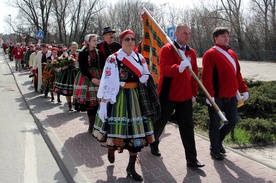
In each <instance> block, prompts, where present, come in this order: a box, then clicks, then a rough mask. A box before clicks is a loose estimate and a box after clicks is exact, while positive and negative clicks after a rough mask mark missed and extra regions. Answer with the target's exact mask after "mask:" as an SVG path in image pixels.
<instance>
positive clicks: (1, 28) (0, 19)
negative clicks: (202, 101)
mask: <svg viewBox="0 0 276 183" xmlns="http://www.w3.org/2000/svg"><path fill="white" fill-rule="evenodd" d="M6 1H7V0H0V7H1V10H0V33H4V34H5V33H6V34H9V33H10V29H11V28H10V25H9V24H8V23H7V22H6V21H5V20H9V19H10V18H11V19H12V20H13V19H15V18H16V16H17V14H18V10H17V9H15V8H12V7H9V6H7V4H6ZM105 1H109V2H113V3H114V2H117V1H118V0H105ZM146 1H149V2H152V3H156V5H161V6H166V5H170V6H173V5H175V6H178V7H180V6H183V7H187V6H188V7H189V6H193V5H194V4H197V3H199V2H201V0H146ZM246 1H248V0H244V1H242V2H243V3H245V2H246ZM191 2H192V3H191ZM9 15H11V16H9ZM11 31H12V30H11Z"/></svg>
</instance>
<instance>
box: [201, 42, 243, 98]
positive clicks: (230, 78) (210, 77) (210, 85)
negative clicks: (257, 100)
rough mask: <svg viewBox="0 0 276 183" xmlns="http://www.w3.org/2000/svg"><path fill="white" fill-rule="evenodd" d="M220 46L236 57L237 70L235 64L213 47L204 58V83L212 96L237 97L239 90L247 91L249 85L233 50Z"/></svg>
mask: <svg viewBox="0 0 276 183" xmlns="http://www.w3.org/2000/svg"><path fill="white" fill-rule="evenodd" d="M216 46H219V45H216ZM219 47H220V48H222V49H223V50H225V51H227V52H228V53H229V55H230V56H231V57H232V58H233V59H234V61H235V63H236V72H235V69H234V66H233V64H232V63H231V62H230V61H229V60H228V59H227V58H226V57H225V56H224V55H223V54H222V53H221V52H219V51H218V50H217V49H215V48H211V49H209V50H207V52H206V53H205V54H204V55H203V58H202V83H203V85H204V86H205V88H206V90H207V91H208V92H209V94H210V95H211V97H222V98H231V97H235V96H236V94H237V90H239V92H241V93H243V92H246V91H247V86H246V84H245V82H244V80H243V78H242V75H241V73H240V64H239V62H238V58H237V55H236V53H235V52H234V51H233V50H231V49H227V47H226V46H219ZM233 71H234V72H233Z"/></svg>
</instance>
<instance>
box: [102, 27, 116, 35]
mask: <svg viewBox="0 0 276 183" xmlns="http://www.w3.org/2000/svg"><path fill="white" fill-rule="evenodd" d="M109 32H113V33H115V32H116V31H115V29H112V28H111V27H105V28H104V29H103V34H102V36H103V35H105V34H106V33H109Z"/></svg>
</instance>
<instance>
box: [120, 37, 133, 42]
mask: <svg viewBox="0 0 276 183" xmlns="http://www.w3.org/2000/svg"><path fill="white" fill-rule="evenodd" d="M123 40H124V41H127V42H128V41H130V40H131V41H136V39H135V38H134V37H133V38H129V37H126V38H124V39H123Z"/></svg>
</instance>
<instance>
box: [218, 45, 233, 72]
mask: <svg viewBox="0 0 276 183" xmlns="http://www.w3.org/2000/svg"><path fill="white" fill-rule="evenodd" d="M213 48H215V49H216V50H218V51H219V52H220V53H222V54H223V55H224V56H225V57H226V58H227V59H228V60H229V62H230V63H231V64H232V65H233V67H234V69H235V73H237V66H236V62H235V60H234V59H233V58H232V57H231V56H230V55H229V53H227V52H226V51H225V50H223V49H221V48H220V47H218V46H213Z"/></svg>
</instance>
